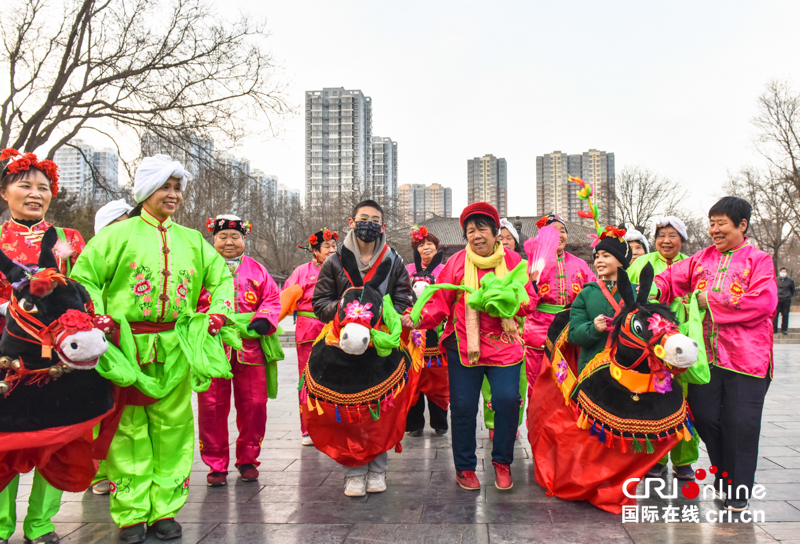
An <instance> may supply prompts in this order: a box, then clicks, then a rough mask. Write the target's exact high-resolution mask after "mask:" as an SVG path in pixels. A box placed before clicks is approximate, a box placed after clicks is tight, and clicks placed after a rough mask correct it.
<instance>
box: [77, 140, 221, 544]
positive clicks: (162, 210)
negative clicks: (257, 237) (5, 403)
mask: <svg viewBox="0 0 800 544" xmlns="http://www.w3.org/2000/svg"><path fill="white" fill-rule="evenodd" d="M189 177H190V175H189V173H188V172H186V171H185V170H184V169H183V166H182V165H181V164H180V163H179V162H175V161H172V159H171V158H170V157H168V156H166V155H156V156H154V157H146V158H145V159H144V160H143V161H142V164H141V166H140V167H139V169H138V170H137V171H136V176H135V179H134V186H133V192H134V196H135V198H136V201H137V202H138V203H139V206H138V207H137V209H136V210H134V212H133V213H132V215H134V217H131V218H130V219H127V220H125V221H121V222H118V223H114V224H112V225H109V226H107V227H106V228H104V229H103V230H102V231H100V233H99V234H98V235H97V236H95V237H94V238H92V240H91V241H90V243H89V244H87V246H86V249H85V250H84V252H83V254H82V255H81V257H80V258H79V259H78V262H77V263H76V265H75V268H74V270H73V278H74V279H75V280H76V281H78V282H80V283H81V284H83V286H84V287H86V289H87V291H88V292H89V294H90V295H91V297H92V300H93V302H94V305H95V310H96V312H97V314H98V318H97V319H99V320H100V323H101V326H102V323H103V320H104V321H105V323H106V324H107V326H106V327H104V328H105V330H106V332H107V333H110V334H111V335H112V338H115V337H118V338H119V339H120V340H119V347H120V349H119V350H117V349H116V348H114V347H113V346H110V348H109V352H108V353H107V354H106V355H105V356H104V357H103V358H102V359H101V361H100V366H101V367H104V368H105V369H106V370H108V371H109V372H114V371H119V368H120V367H121V366H124V364H126V363H127V364H130V365H132V366H133V367H134V370H135V372H134V375H135V379H133V380H128V382H132V383H133V385H135V386H136V388H135V389H134V388H128V389H127V390H126V391H125V392H126V393H127V394H128V399H127V406H126V407H125V408H124V411H123V413H122V418H121V420H120V423H119V427H118V429H117V431H116V434H115V435H114V439H113V441H112V443H111V447H110V449H109V452H108V459H107V469H108V478H109V480H110V481H111V517H112V518H113V519H114V522H115V523H116V524H117V525H118V526H119V527H120V529H121V530H120V535H119V536H120V542H122V543H124V544H133V543H138V542H144V540H145V538H146V529H147V525H148V524H149V525H151V526H152V527H153V529H154V532H155V536H156V537H157V538H158V539H159V540H168V539H172V538H178V537H180V536H181V533H182V531H181V526H180V524H178V523H177V522H176V521H175V519H174V518H175V515H176V514H177V513H178V511H179V510H180V509H181V508H182V507H183V505H184V504H185V502H186V497H187V495H188V493H189V474H190V472H191V469H192V463H193V461H194V459H193V457H194V421H193V417H192V405H191V397H192V390H193V389H194V390H195V391H203V390H205V389H207V388H208V386H209V384H210V379H211V378H212V377H222V378H225V377H227V378H230V377H231V373H230V365H229V364H223V363H220V361H223V362H224V363H227V360H226V358H225V357H224V353H222V352H219V353H217V352H216V351H215V350H217V351H219V350H222V349H223V348H222V344H221V343H220V340H219V339H217V338H212V336H214V335H216V334H218V333H219V332H220V331H221V329H222V327H223V325H225V323H226V316H228V315H230V314H231V313H232V310H231V307H232V303H231V301H232V300H233V297H234V292H233V282H232V281H231V274H230V271H229V270H228V267H227V265H226V264H225V261H224V259H223V258H222V257H220V255H219V254H218V253H217V252H216V251H215V250H214V248H213V247H212V246H211V245H210V244H209V243H208V242H206V241H205V240H204V239H203V237H202V235H201V234H200V232H199V231H196V230H193V229H189V228H186V227H183V226H181V225H178V224H176V223H174V222H173V221H172V219H171V216H172V215H173V214H174V213H175V212H176V211H177V209H178V206H180V203H181V201H182V200H183V196H182V194H183V191H184V189H185V188H186V183H187V179H188V178H189ZM137 212H140V215H138V216H136V214H137ZM203 287H205V289H206V290H207V291H208V292H209V293H210V294H211V301H212V302H211V307H210V308H209V310H208V315H207V316H206V314H196V313H195V311H196V309H197V301H198V298H199V296H200V291H201V288H203ZM100 314H108V316H101V315H100ZM117 326H119V329H118V330H117ZM226 332H227V331H226ZM226 343H230V342H229V341H228V339H227V338H226ZM123 354H124V357H122V358H120V356H121V355H123ZM114 357H117V358H116V359H114ZM110 361H111V362H110ZM190 370H191V372H190ZM101 373H102V372H101ZM109 377H110V379H113V380H114V381H115V382H116V383H118V384H119V383H120V381H121V380H120V379H119V377H116V379H115V377H113V376H109ZM123 381H124V380H123ZM125 384H127V382H125V383H123V385H125ZM131 392H133V394H132V395H131V394H130V393H131ZM142 393H144V394H142ZM131 397H134V398H131ZM148 397H152V398H148ZM155 399H158V400H155Z"/></svg>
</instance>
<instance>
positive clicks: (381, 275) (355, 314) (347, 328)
mask: <svg viewBox="0 0 800 544" xmlns="http://www.w3.org/2000/svg"><path fill="white" fill-rule="evenodd" d="M341 260H342V268H343V269H344V272H345V274H346V275H347V277H348V279H349V280H350V283H351V284H352V287H350V288H349V289H347V291H345V292H344V295H342V298H341V300H339V308H338V311H337V313H336V317H335V318H334V321H333V327H334V330H335V331H338V333H339V347H340V348H341V349H342V351H344V352H345V353H348V354H350V355H361V354H362V353H364V352H365V351H366V350H367V348H368V347H369V343H370V338H371V334H370V330H371V329H379V328H380V326H381V323H382V319H381V316H382V315H383V296H384V294H385V293H386V287H387V283H388V280H389V273H390V272H391V269H392V262H393V261H392V259H391V258H390V256H388V255H387V256H386V257H384V259H383V260H382V261H381V264H380V265H378V267H377V268H374V269H372V270H374V272H372V273H371V274H368V275H367V276H366V277H365V278H363V279H362V277H361V272H360V271H359V269H358V263H357V262H356V256H355V255H354V254H353V252H352V251H350V250H349V249H347V247H345V246H342V249H341ZM365 280H366V281H365Z"/></svg>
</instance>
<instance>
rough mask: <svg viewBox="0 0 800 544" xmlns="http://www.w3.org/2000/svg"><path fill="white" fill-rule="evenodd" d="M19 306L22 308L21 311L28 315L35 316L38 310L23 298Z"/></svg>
mask: <svg viewBox="0 0 800 544" xmlns="http://www.w3.org/2000/svg"><path fill="white" fill-rule="evenodd" d="M20 306H22V309H23V310H25V311H26V312H28V313H29V314H35V313H36V312H38V311H39V308H37V307H36V304H34V303H33V302H31V301H30V300H28V299H24V298H23V299H22V302H20Z"/></svg>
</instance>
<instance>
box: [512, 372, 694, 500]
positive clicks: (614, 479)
mask: <svg viewBox="0 0 800 544" xmlns="http://www.w3.org/2000/svg"><path fill="white" fill-rule="evenodd" d="M577 422H578V415H577V412H576V405H575V403H574V402H572V401H569V403H567V404H565V402H564V395H563V394H562V392H561V390H560V389H559V387H558V384H557V383H556V381H555V380H554V379H553V374H552V369H551V368H550V367H549V366H545V367H544V370H543V372H542V373H541V374H540V375H539V377H538V378H537V380H536V384H535V385H534V387H533V392H532V394H531V399H530V403H529V404H528V439H529V440H530V443H531V450H532V454H533V459H534V464H535V473H534V475H535V478H536V483H538V484H539V485H540V486H542V487H543V488H544V489H545V490H547V493H548V494H549V495H554V496H556V497H558V498H560V499H565V500H570V501H583V500H585V501H589V502H590V503H592V504H593V505H595V506H597V507H598V508H600V509H602V510H605V511H607V512H611V513H613V514H621V513H622V506H623V505H633V504H636V500H635V499H630V498H628V497H626V496H625V494H624V493H623V491H622V484H623V483H624V482H625V480H627V479H629V478H644V475H645V473H646V472H647V471H648V470H650V467H652V466H653V465H654V464H655V463H656V462H657V461H658V460H659V459H661V457H663V456H664V455H665V454H666V453H667V452H669V451H670V450H671V449H672V448H674V447H675V445H676V444H677V443H678V441H679V439H678V437H677V436H675V435H672V436H670V438H668V439H664V440H658V441H653V442H651V443H652V446H653V452H652V453H646V452H645V451H643V452H640V453H633V446H632V445H631V441H630V439H620V438H619V437H616V436H615V437H614V438H613V439H609V438H607V439H606V441H605V442H601V441H600V440H598V437H597V436H593V435H592V434H590V432H589V431H588V430H586V429H583V428H580V427H578V425H577ZM623 441H625V445H624V447H625V451H623V444H622V442H623ZM634 489H635V486H632V489H631V491H634Z"/></svg>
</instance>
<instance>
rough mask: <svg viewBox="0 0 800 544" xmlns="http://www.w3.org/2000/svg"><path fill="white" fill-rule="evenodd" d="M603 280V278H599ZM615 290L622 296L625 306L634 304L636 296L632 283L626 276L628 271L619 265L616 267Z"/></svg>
mask: <svg viewBox="0 0 800 544" xmlns="http://www.w3.org/2000/svg"><path fill="white" fill-rule="evenodd" d="M600 281H603V280H600ZM617 291H619V294H620V296H622V300H623V302H625V307H626V308H632V307H633V306H636V297H635V296H634V294H633V285H631V280H630V278H629V277H628V273H627V272H625V270H624V269H623V268H622V267H621V266H620V267H619V268H617Z"/></svg>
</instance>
